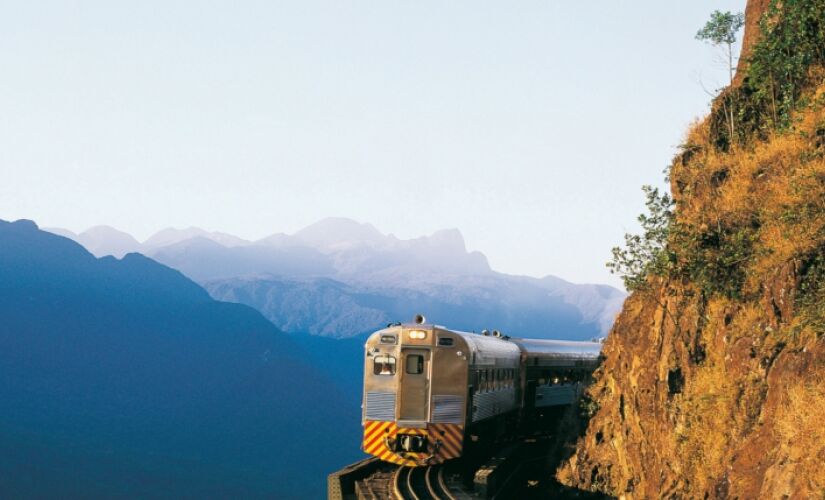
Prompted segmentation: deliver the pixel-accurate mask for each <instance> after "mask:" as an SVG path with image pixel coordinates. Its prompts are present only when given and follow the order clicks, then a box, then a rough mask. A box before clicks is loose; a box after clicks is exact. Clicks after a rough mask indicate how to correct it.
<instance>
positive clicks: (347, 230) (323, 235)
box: [293, 217, 391, 248]
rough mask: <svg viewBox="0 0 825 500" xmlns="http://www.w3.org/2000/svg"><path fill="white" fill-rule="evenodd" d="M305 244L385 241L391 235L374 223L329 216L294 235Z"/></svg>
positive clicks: (331, 245) (318, 245)
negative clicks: (383, 231) (377, 227)
mask: <svg viewBox="0 0 825 500" xmlns="http://www.w3.org/2000/svg"><path fill="white" fill-rule="evenodd" d="M293 237H294V238H296V239H297V240H299V241H301V242H302V243H304V244H307V245H309V246H313V247H316V248H324V247H335V246H341V245H351V244H357V243H365V244H376V243H383V242H385V241H387V240H388V239H391V237H390V236H386V235H384V234H383V233H381V232H380V231H379V230H378V229H376V228H375V226H373V225H372V224H369V223H362V222H357V221H354V220H352V219H348V218H345V217H328V218H326V219H322V220H320V221H318V222H316V223H314V224H311V225H309V226H307V227H305V228H304V229H301V230H300V231H298V232H297V233H295V234H294V235H293Z"/></svg>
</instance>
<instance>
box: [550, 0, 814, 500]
mask: <svg viewBox="0 0 825 500" xmlns="http://www.w3.org/2000/svg"><path fill="white" fill-rule="evenodd" d="M744 47H745V49H744V53H743V56H742V62H741V64H740V66H739V69H738V75H737V78H736V79H735V80H734V83H733V84H732V86H731V87H729V88H727V89H725V90H724V91H723V92H722V93H721V94H720V96H719V97H718V98H717V99H716V100H715V101H714V104H713V107H712V110H711V113H710V115H709V116H708V117H707V118H705V119H704V120H702V121H700V122H698V123H696V124H695V125H694V126H693V127H692V128H691V130H690V131H689V133H688V135H687V138H686V139H685V142H684V144H683V146H682V152H681V153H680V154H679V155H678V156H677V158H676V159H675V160H674V162H673V164H672V167H671V170H670V182H671V191H672V194H673V198H674V200H675V206H674V208H673V213H674V217H673V220H672V221H671V222H670V226H669V231H670V232H669V235H668V239H667V244H666V247H664V248H663V250H662V253H661V254H660V256H661V257H662V260H661V261H659V262H658V264H661V265H660V266H659V267H658V268H657V269H654V270H652V271H651V272H649V273H648V275H647V276H645V278H646V280H645V281H644V283H643V285H642V286H640V287H639V289H637V290H636V291H634V293H633V294H632V295H631V296H630V297H629V298H628V299H627V301H626V302H625V304H624V308H623V310H622V312H621V314H620V315H619V317H618V319H617V322H616V324H615V325H614V327H613V330H612V332H611V333H610V335H609V337H608V339H607V341H606V343H605V346H604V351H603V354H604V356H605V362H604V363H603V364H602V366H601V367H600V368H599V370H597V372H596V374H595V379H596V380H595V383H594V384H593V386H592V387H591V389H590V392H589V393H590V396H591V397H592V399H593V405H594V409H595V410H596V411H595V414H594V416H593V418H592V419H591V420H590V423H589V426H588V429H587V431H586V433H585V435H584V436H583V437H581V438H580V439H579V441H578V445H577V448H576V450H575V453H574V454H573V455H572V456H571V457H569V458H568V459H566V460H565V462H564V463H563V465H562V467H561V468H560V469H559V470H558V472H557V476H558V478H559V479H560V480H561V481H562V482H564V483H566V484H568V485H570V486H573V487H577V488H583V489H587V490H591V491H599V492H603V493H605V494H609V495H614V496H621V497H624V498H662V497H668V498H671V497H672V498H726V497H733V498H788V497H791V498H821V497H823V495H825V468H823V467H822V464H823V463H825V431H824V430H823V427H822V423H823V422H824V421H825V343H824V340H823V333H824V332H825V51H824V50H823V47H825V2H823V1H821V0H798V1H793V2H769V1H764V0H760V1H750V2H749V3H748V7H747V11H746V33H745V41H744ZM731 109H733V110H735V113H733V114H731V113H730V112H729V110H731Z"/></svg>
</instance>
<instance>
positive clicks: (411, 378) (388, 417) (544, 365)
mask: <svg viewBox="0 0 825 500" xmlns="http://www.w3.org/2000/svg"><path fill="white" fill-rule="evenodd" d="M365 351H366V356H365V364H364V393H363V405H362V424H363V427H364V436H363V441H362V449H363V450H364V451H365V452H366V453H367V454H369V455H373V456H376V457H378V458H380V459H381V460H383V461H386V462H391V463H394V464H398V465H404V466H409V467H416V466H425V465H434V464H439V463H442V462H444V461H446V460H450V459H453V458H458V457H460V456H462V454H463V453H464V452H465V448H466V447H467V446H468V444H469V443H471V442H473V441H475V440H477V439H478V438H479V436H484V435H490V434H495V433H499V434H500V433H501V432H502V429H503V428H505V427H511V426H512V425H519V424H520V423H521V422H524V421H525V420H526V419H529V418H531V417H532V416H534V415H535V413H536V412H538V411H540V410H542V409H547V408H551V407H558V406H563V405H569V404H571V403H573V402H574V401H575V400H576V398H577V397H578V395H579V394H580V392H581V389H582V388H583V386H584V383H585V382H586V381H587V380H588V379H589V377H590V375H591V374H592V372H593V370H594V369H595V368H596V366H597V365H598V362H599V356H600V353H601V344H600V343H598V342H573V341H559V340H538V339H519V338H510V337H507V336H504V335H501V334H500V333H499V332H494V333H492V334H490V333H488V332H487V331H484V332H482V333H481V334H475V333H466V332H460V331H454V330H449V329H447V328H445V327H442V326H437V325H432V324H427V323H426V322H425V320H424V318H423V317H422V316H418V317H416V320H415V322H413V323H409V324H400V323H397V324H394V325H388V326H387V328H384V329H382V330H379V331H377V332H375V333H373V334H372V335H371V336H370V337H369V338H368V339H367V342H366V345H365Z"/></svg>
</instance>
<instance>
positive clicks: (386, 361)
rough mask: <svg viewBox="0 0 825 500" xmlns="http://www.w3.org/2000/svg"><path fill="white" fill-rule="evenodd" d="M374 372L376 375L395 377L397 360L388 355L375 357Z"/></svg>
mask: <svg viewBox="0 0 825 500" xmlns="http://www.w3.org/2000/svg"><path fill="white" fill-rule="evenodd" d="M372 372H373V373H374V374H375V375H395V358H394V357H392V356H389V355H386V354H379V355H377V356H375V359H373V365H372Z"/></svg>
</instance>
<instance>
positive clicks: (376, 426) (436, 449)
mask: <svg viewBox="0 0 825 500" xmlns="http://www.w3.org/2000/svg"><path fill="white" fill-rule="evenodd" d="M398 434H411V435H419V436H426V437H427V442H428V447H429V450H428V452H427V453H407V452H395V451H393V450H392V449H391V448H390V445H392V443H394V442H395V439H396V437H397V436H398ZM463 442H464V427H463V426H462V425H458V424H427V427H426V428H423V429H413V428H402V427H398V426H397V425H396V424H395V422H382V421H377V420H367V421H366V422H365V423H364V441H363V443H362V448H363V450H364V451H365V452H366V453H368V454H370V455H374V456H376V457H378V458H380V459H381V460H383V461H385V462H391V463H394V464H398V465H406V466H409V467H415V466H419V465H427V464H430V465H432V464H439V463H442V462H444V461H445V460H449V459H452V458H458V457H460V456H461V451H462V447H463ZM430 456H431V458H430V460H429V462H426V460H427V458H428V457H430Z"/></svg>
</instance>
